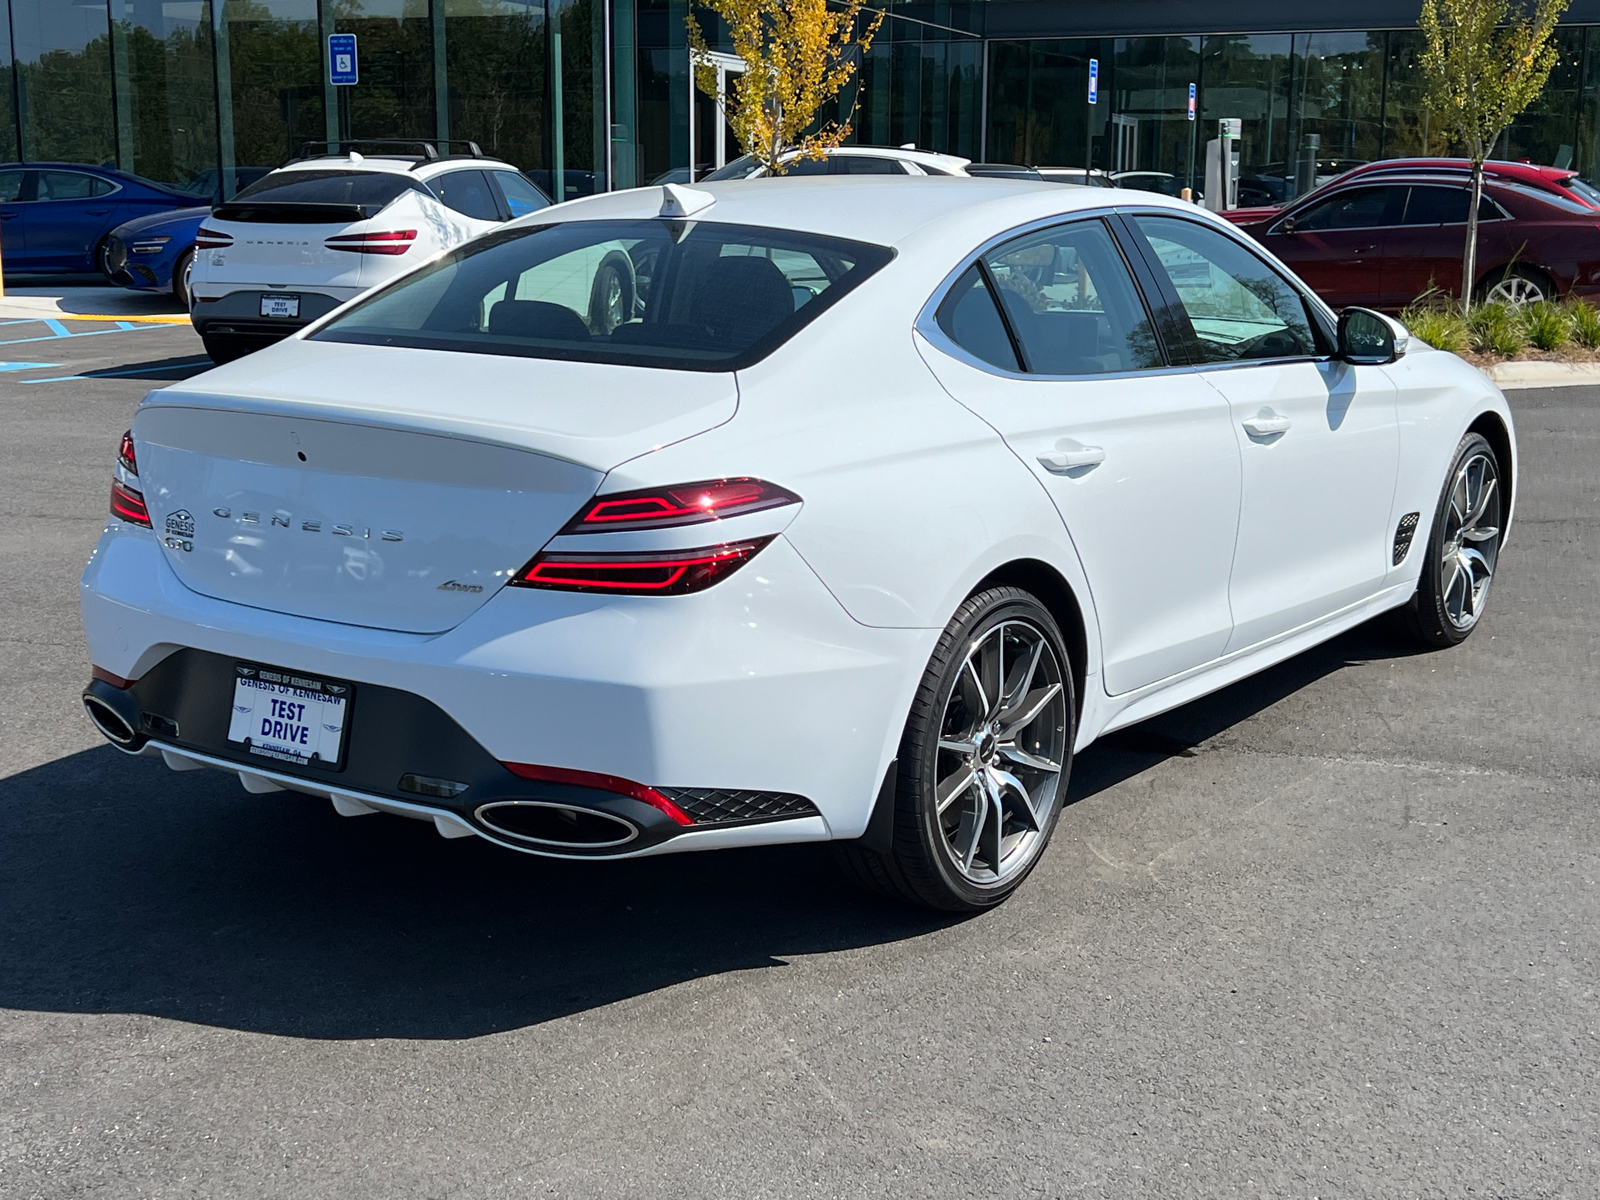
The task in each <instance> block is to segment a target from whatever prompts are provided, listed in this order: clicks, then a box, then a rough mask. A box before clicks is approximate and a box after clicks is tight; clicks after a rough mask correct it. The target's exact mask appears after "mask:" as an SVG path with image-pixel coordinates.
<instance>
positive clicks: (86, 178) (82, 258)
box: [27, 170, 118, 271]
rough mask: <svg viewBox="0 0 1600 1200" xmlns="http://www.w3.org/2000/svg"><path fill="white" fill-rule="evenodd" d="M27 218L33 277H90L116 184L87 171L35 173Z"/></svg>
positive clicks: (116, 188)
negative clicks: (77, 273) (38, 273)
mask: <svg viewBox="0 0 1600 1200" xmlns="http://www.w3.org/2000/svg"><path fill="white" fill-rule="evenodd" d="M38 181H39V182H38V195H37V197H36V198H35V201H34V204H33V207H32V208H31V209H30V210H29V212H28V232H27V239H28V259H29V261H30V263H31V264H32V265H33V268H34V269H35V270H38V271H91V270H95V269H96V268H97V266H98V264H97V263H96V262H95V261H94V251H95V248H96V247H97V246H98V245H99V244H100V238H101V236H102V235H104V234H105V233H107V232H108V231H109V230H110V229H111V225H112V219H111V215H112V213H113V211H114V205H113V196H114V193H116V192H117V191H118V187H117V185H116V184H114V183H112V182H111V181H110V180H108V179H102V178H100V177H99V176H98V175H90V174H89V173H88V172H87V171H55V170H50V171H40V172H38Z"/></svg>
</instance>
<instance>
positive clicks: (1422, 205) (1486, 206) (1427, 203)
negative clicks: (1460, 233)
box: [1405, 187, 1576, 225]
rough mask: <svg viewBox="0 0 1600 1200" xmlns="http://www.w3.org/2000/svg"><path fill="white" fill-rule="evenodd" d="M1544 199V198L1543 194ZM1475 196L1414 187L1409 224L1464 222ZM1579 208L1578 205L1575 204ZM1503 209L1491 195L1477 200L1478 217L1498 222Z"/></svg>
mask: <svg viewBox="0 0 1600 1200" xmlns="http://www.w3.org/2000/svg"><path fill="white" fill-rule="evenodd" d="M1540 198H1541V199H1543V197H1542V196H1541V197H1540ZM1471 207H1472V195H1471V193H1469V192H1468V191H1467V189H1466V188H1464V187H1414V188H1412V189H1411V196H1410V199H1408V200H1407V201H1406V219H1405V223H1406V224H1407V225H1465V224H1466V223H1467V210H1468V209H1469V208H1471ZM1574 207H1576V206H1574ZM1499 219H1500V209H1499V207H1498V206H1497V205H1496V204H1495V202H1494V201H1493V200H1491V199H1489V197H1487V196H1484V197H1482V198H1481V199H1480V200H1479V202H1478V220H1480V221H1498V220H1499Z"/></svg>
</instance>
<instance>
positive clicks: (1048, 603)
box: [967, 443, 1492, 722]
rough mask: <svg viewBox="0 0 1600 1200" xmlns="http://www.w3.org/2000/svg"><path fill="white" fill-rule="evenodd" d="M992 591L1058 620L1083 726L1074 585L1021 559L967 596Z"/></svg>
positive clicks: (1082, 639)
mask: <svg viewBox="0 0 1600 1200" xmlns="http://www.w3.org/2000/svg"><path fill="white" fill-rule="evenodd" d="M1491 444H1492V443H1491ZM992 587H1016V588H1021V589H1022V590H1023V591H1025V592H1031V593H1032V594H1033V595H1035V596H1037V597H1038V598H1039V601H1040V603H1042V604H1043V605H1044V606H1045V607H1046V608H1047V609H1049V610H1050V615H1051V616H1052V617H1054V618H1055V619H1056V624H1057V625H1059V626H1060V627H1061V636H1062V637H1063V638H1065V639H1066V643H1067V658H1068V659H1069V660H1070V662H1071V668H1072V685H1073V689H1074V691H1075V692H1076V696H1075V697H1074V699H1075V703H1076V708H1077V711H1076V712H1075V713H1074V715H1073V717H1074V720H1076V721H1079V722H1081V721H1082V719H1083V701H1084V684H1085V680H1086V679H1087V676H1088V668H1089V633H1088V626H1087V625H1086V624H1085V622H1084V618H1083V606H1082V605H1081V604H1079V603H1078V597H1077V595H1076V594H1075V593H1074V592H1073V590H1072V585H1071V584H1069V583H1068V582H1067V581H1066V579H1064V578H1063V577H1062V575H1061V572H1059V571H1057V570H1056V569H1055V568H1054V567H1052V566H1051V565H1050V564H1049V563H1046V562H1041V561H1040V560H1039V559H1037V558H1018V559H1013V560H1011V561H1010V562H1008V563H1005V564H1003V565H1002V566H999V567H996V568H995V569H994V570H993V571H990V572H989V573H988V574H987V575H985V576H984V577H983V578H982V579H980V580H979V581H978V582H977V584H976V585H975V586H974V587H973V589H972V591H970V592H968V593H967V595H968V596H969V597H971V596H974V595H976V594H977V593H979V592H982V591H985V590H987V589H989V588H992Z"/></svg>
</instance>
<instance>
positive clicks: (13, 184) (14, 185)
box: [0, 171, 23, 204]
mask: <svg viewBox="0 0 1600 1200" xmlns="http://www.w3.org/2000/svg"><path fill="white" fill-rule="evenodd" d="M22 176H23V173H22V172H21V171H0V203H5V204H9V203H11V201H13V200H15V199H16V198H17V197H18V196H20V195H22Z"/></svg>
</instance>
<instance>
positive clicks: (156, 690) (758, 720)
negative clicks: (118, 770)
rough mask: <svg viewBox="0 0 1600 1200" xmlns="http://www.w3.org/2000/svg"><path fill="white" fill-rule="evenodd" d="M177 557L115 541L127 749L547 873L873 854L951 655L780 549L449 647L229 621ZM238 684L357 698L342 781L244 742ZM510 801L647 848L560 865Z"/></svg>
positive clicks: (304, 625) (520, 613)
mask: <svg viewBox="0 0 1600 1200" xmlns="http://www.w3.org/2000/svg"><path fill="white" fill-rule="evenodd" d="M163 555H164V552H163V551H162V550H161V549H160V547H158V546H157V544H156V542H155V540H154V539H153V538H151V537H149V536H147V535H144V534H135V533H131V532H128V531H120V530H119V529H118V527H117V525H116V523H113V528H112V529H111V530H109V531H108V532H107V533H106V535H105V536H104V537H103V538H102V539H101V542H100V545H99V546H98V547H97V549H96V551H95V554H94V556H93V558H92V559H91V560H90V563H89V566H88V568H87V569H86V570H85V573H84V578H83V585H82V600H83V616H84V626H85V630H86V632H87V634H88V640H89V648H90V654H91V660H92V661H93V662H94V663H95V664H96V666H97V667H98V668H100V669H101V671H102V673H111V674H114V675H116V676H121V677H122V678H124V679H131V680H133V681H134V682H133V684H132V686H131V687H129V688H127V689H124V690H123V693H124V694H123V695H122V696H121V697H120V698H119V697H117V696H110V699H111V700H112V701H113V702H116V703H123V704H124V711H125V712H126V713H127V714H128V716H127V719H128V721H129V723H130V725H131V726H133V727H134V733H135V736H134V737H133V738H131V739H129V740H128V741H127V742H126V743H124V744H123V748H124V749H126V750H129V751H130V752H145V753H153V754H161V755H162V756H163V757H165V758H166V759H167V761H168V763H169V765H172V766H175V767H177V768H178V769H184V766H185V765H187V764H198V765H202V766H209V767H217V768H221V769H224V770H230V771H235V772H237V773H239V775H240V777H241V778H242V779H243V780H244V782H245V786H246V787H247V788H250V790H252V791H268V790H276V788H279V787H282V788H288V789H290V790H296V791H301V792H307V793H310V794H312V795H318V796H324V797H327V798H329V799H331V800H333V801H334V803H335V806H336V807H338V808H339V809H340V811H341V812H347V813H359V812H362V811H364V810H366V809H371V810H376V811H387V812H397V813H400V814H401V815H409V816H423V817H435V818H438V819H437V820H436V824H439V826H440V829H441V832H450V831H456V832H461V831H470V832H472V833H476V834H478V835H480V836H483V837H486V838H488V839H489V840H492V841H495V842H497V843H499V844H501V845H505V846H510V847H512V848H515V849H519V850H524V851H527V852H530V853H542V854H557V855H561V856H570V857H595V856H606V857H614V856H627V855H636V854H646V853H652V854H653V853H663V852H670V851H676V850H689V849H698V848H710V847H711V846H717V845H730V844H745V845H748V844H755V843H761V842H790V841H809V840H820V839H824V838H830V837H833V838H838V837H845V838H848V837H855V836H859V835H860V834H861V832H862V831H863V830H864V829H865V827H866V823H867V819H868V817H869V815H870V811H871V806H872V802H873V800H874V798H875V796H876V793H877V790H878V786H879V784H880V782H881V779H882V775H883V772H884V770H885V769H886V768H887V765H888V762H889V761H890V760H891V759H892V757H893V755H894V752H895V748H896V746H897V743H898V741H899V735H900V730H901V727H902V725H903V723H904V721H905V714H906V712H907V711H908V708H909V705H910V699H911V693H912V691H913V689H914V688H915V686H916V682H917V679H918V677H919V676H920V674H921V670H922V667H923V665H924V664H925V663H926V661H927V657H928V655H929V653H931V651H932V646H933V641H934V639H935V638H936V637H937V631H932V630H905V629H894V630H889V629H872V628H868V627H866V626H862V625H859V624H857V623H856V622H854V621H852V620H851V619H850V618H849V616H848V615H847V614H846V613H845V612H844V610H843V609H842V608H841V607H840V606H839V604H838V602H837V601H836V600H835V599H834V598H833V596H832V595H831V593H829V592H828V591H827V589H826V588H824V587H823V586H822V584H821V582H820V581H819V580H818V579H817V578H816V576H815V575H814V574H812V572H811V571H810V569H809V567H807V566H806V564H805V563H804V562H803V561H802V560H801V559H800V557H799V555H798V554H797V553H796V552H795V551H794V550H793V549H792V547H790V546H789V544H788V542H787V541H786V540H785V539H784V538H782V537H781V536H780V537H779V538H777V539H775V540H774V541H773V542H772V543H771V544H770V545H769V546H768V547H767V548H766V549H765V550H763V551H762V553H761V554H760V555H759V556H758V557H757V558H756V559H755V560H753V561H752V562H751V563H750V564H749V565H748V566H747V567H745V568H744V569H743V570H742V571H740V572H739V573H738V574H736V575H734V576H732V577H731V578H729V579H728V580H725V581H724V582H722V583H721V584H718V585H717V586H715V587H713V588H710V589H708V590H707V591H705V592H703V593H698V594H695V595H690V596H679V597H643V598H636V599H635V598H620V597H609V596H592V595H586V594H578V593H562V592H549V591H539V590H534V589H519V588H506V589H503V590H502V591H501V592H500V593H499V594H498V595H496V596H495V597H494V598H493V599H491V600H490V601H489V602H488V603H487V604H485V605H484V606H483V607H482V608H481V609H479V610H478V611H477V612H476V613H474V614H473V615H472V616H471V617H469V618H468V619H467V620H465V621H463V622H462V623H461V624H460V625H458V626H457V627H456V628H454V629H452V630H450V631H449V632H447V633H444V634H440V635H417V634H404V633H395V632H388V631H383V630H375V629H365V628H359V627H354V626H346V625H339V624H335V623H332V622H325V621H316V620H310V619H307V618H300V617H293V616H288V615H284V614H278V613H272V612H266V611H263V610H260V609H254V608H249V607H246V606H243V605H239V604H233V603H229V602H226V601H220V600H213V599H210V598H208V597H205V596H202V595H199V594H198V593H195V592H191V591H189V590H188V589H187V588H185V587H184V585H183V584H182V583H181V582H179V580H178V579H177V577H176V575H174V574H173V572H172V570H171V569H170V568H169V567H168V566H167V564H166V561H165V558H164V556H163ZM237 663H258V664H263V665H270V666H278V667H286V668H291V669H293V670H297V671H303V672H305V673H307V674H311V675H317V676H320V677H323V678H331V679H337V680H346V681H350V682H351V683H352V684H353V685H354V693H353V696H352V699H351V702H350V717H349V725H348V730H349V732H348V734H347V739H348V745H347V751H346V756H345V760H344V764H343V766H342V767H341V768H340V769H338V770H326V769H318V768H316V767H313V766H300V765H297V764H294V763H285V762H282V761H277V760H275V759H269V758H262V757H257V756H253V755H251V754H250V753H249V752H248V751H247V750H246V749H244V748H242V747H241V746H240V745H238V744H235V743H230V742H228V741H227V737H226V730H227V717H228V712H229V704H230V696H231V687H232V680H233V676H234V669H235V664H237ZM91 686H92V687H97V688H99V689H101V691H102V692H104V689H105V688H106V687H107V686H108V685H106V684H105V683H104V682H103V681H102V682H99V683H97V684H94V685H91ZM107 695H110V694H109V693H108V694H107ZM506 763H517V764H535V765H538V766H542V767H554V768H558V769H562V770H566V771H581V772H589V773H593V774H596V775H605V776H612V777H617V778H618V779H620V780H621V781H633V782H635V783H638V784H643V785H645V786H646V787H647V788H648V789H658V790H659V791H660V792H661V793H664V794H665V795H667V796H668V798H669V799H672V800H673V802H674V803H675V804H676V805H678V806H679V807H680V808H681V809H682V810H683V811H684V812H685V813H687V814H689V815H690V816H691V817H692V818H693V824H691V825H688V826H685V825H682V824H679V823H675V822H674V821H672V820H669V819H668V818H667V817H665V816H663V815H662V813H661V812H659V811H656V810H654V809H652V808H650V807H648V806H647V805H645V804H643V803H641V802H640V801H638V800H637V799H630V798H628V797H627V795H626V794H624V793H623V792H617V791H608V790H606V789H604V788H601V789H593V788H588V787H585V786H579V785H574V784H568V783H551V782H544V781H536V780H532V779H527V778H523V777H519V776H518V775H516V774H513V773H512V772H511V771H510V770H509V769H508V768H507V767H505V766H504V765H502V764H506ZM405 776H413V777H417V778H422V779H431V780H445V781H453V782H458V783H463V784H465V785H466V788H465V790H463V791H461V792H460V793H459V795H457V796H454V797H437V796H433V795H424V794H418V793H417V792H416V791H415V790H414V788H411V789H408V788H407V787H402V786H401V780H402V778H403V777H405ZM252 781H254V782H252ZM732 793H741V795H732ZM505 801H520V802H529V803H532V804H536V805H538V804H542V805H553V806H557V807H562V806H564V807H566V808H569V809H571V810H574V811H581V812H585V813H589V812H597V813H600V814H602V815H605V816H608V817H611V818H616V819H617V820H619V821H622V822H625V823H626V824H627V825H628V826H630V827H631V829H632V830H633V833H632V834H631V836H629V837H628V838H627V839H626V840H625V841H623V842H621V843H618V844H616V845H609V846H604V847H599V848H591V847H585V846H577V847H572V846H552V845H548V844H540V843H538V842H534V841H530V840H528V839H527V838H522V837H517V836H514V835H508V834H507V833H506V832H505V830H503V829H500V828H497V827H496V825H495V823H494V821H495V819H494V818H493V817H492V815H491V814H486V813H485V812H484V811H483V807H484V805H486V804H500V803H503V802H505Z"/></svg>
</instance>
